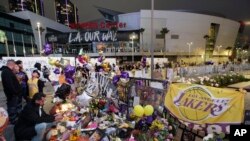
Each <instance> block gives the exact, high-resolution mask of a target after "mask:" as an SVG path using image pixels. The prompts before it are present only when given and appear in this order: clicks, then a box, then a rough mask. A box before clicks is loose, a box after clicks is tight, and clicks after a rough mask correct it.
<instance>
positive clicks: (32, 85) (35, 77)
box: [28, 70, 44, 99]
mask: <svg viewBox="0 0 250 141" xmlns="http://www.w3.org/2000/svg"><path fill="white" fill-rule="evenodd" d="M39 77H40V73H39V72H38V71H37V70H34V71H33V72H32V74H31V78H30V79H29V80H28V87H29V98H30V99H32V97H33V96H34V95H35V94H36V93H37V92H43V87H44V83H43V81H42V80H40V79H39Z"/></svg>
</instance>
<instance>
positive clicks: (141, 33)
mask: <svg viewBox="0 0 250 141" xmlns="http://www.w3.org/2000/svg"><path fill="white" fill-rule="evenodd" d="M144 31H145V29H144V28H140V30H139V32H140V35H141V42H142V44H141V51H142V52H143V51H144V44H143V32H144Z"/></svg>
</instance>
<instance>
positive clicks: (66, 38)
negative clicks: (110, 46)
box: [45, 30, 140, 44]
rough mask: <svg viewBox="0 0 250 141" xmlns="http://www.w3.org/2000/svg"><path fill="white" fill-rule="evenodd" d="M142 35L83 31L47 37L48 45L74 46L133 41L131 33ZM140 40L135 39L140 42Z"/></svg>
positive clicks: (107, 31) (127, 32)
mask: <svg viewBox="0 0 250 141" xmlns="http://www.w3.org/2000/svg"><path fill="white" fill-rule="evenodd" d="M133 32H134V33H135V34H136V35H137V36H139V35H140V33H139V31H138V30H132V31H116V32H115V31H111V30H106V31H103V30H95V31H83V32H71V33H59V34H54V33H53V34H51V33H48V34H46V35H45V38H46V40H47V41H48V43H52V42H53V43H59V44H66V43H69V44H73V43H91V42H116V41H131V39H130V36H131V33H133ZM139 39H140V38H139V37H138V38H137V39H134V41H135V40H136V41H138V40H139Z"/></svg>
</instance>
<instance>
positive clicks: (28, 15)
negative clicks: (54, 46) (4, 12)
mask: <svg viewBox="0 0 250 141" xmlns="http://www.w3.org/2000/svg"><path fill="white" fill-rule="evenodd" d="M11 15H13V16H16V17H20V18H23V19H28V20H30V22H31V26H32V30H33V33H34V37H35V40H36V44H37V46H38V47H39V36H38V30H37V22H39V23H40V26H41V27H42V28H43V29H45V30H44V32H42V34H41V37H42V45H44V44H45V34H46V33H47V30H46V28H50V29H55V30H56V31H59V32H72V31H74V30H71V29H70V28H69V27H67V26H65V25H63V24H60V23H57V22H55V21H53V20H51V19H48V18H46V17H43V16H39V15H37V14H35V13H33V12H30V11H22V12H15V13H11Z"/></svg>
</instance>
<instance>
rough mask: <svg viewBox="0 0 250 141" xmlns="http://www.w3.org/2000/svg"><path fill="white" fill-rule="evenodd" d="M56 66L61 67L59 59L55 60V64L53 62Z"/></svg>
mask: <svg viewBox="0 0 250 141" xmlns="http://www.w3.org/2000/svg"><path fill="white" fill-rule="evenodd" d="M54 65H55V66H56V67H61V66H62V64H61V63H60V61H59V60H56V62H55V64H54Z"/></svg>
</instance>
